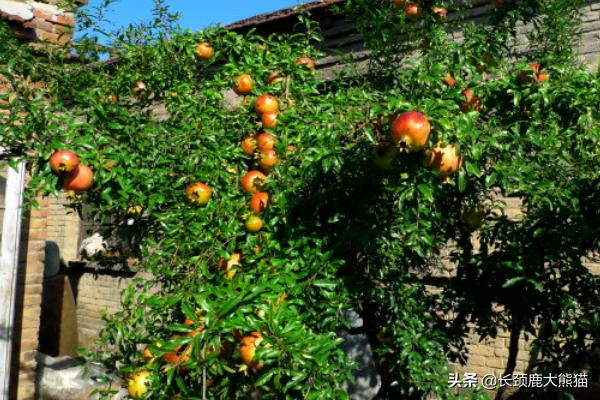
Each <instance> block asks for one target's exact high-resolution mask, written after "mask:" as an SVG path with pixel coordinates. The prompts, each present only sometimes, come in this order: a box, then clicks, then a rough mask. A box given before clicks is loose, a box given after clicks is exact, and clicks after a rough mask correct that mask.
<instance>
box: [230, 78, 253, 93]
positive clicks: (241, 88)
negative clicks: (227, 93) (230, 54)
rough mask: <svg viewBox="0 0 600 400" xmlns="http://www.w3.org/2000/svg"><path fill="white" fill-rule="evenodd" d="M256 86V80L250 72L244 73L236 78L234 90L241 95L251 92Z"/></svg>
mask: <svg viewBox="0 0 600 400" xmlns="http://www.w3.org/2000/svg"><path fill="white" fill-rule="evenodd" d="M253 87H254V81H253V80H252V76H250V74H243V75H240V76H238V77H237V78H235V86H234V88H233V90H234V92H236V93H237V94H241V95H246V94H249V93H250V92H251V91H252V88H253Z"/></svg>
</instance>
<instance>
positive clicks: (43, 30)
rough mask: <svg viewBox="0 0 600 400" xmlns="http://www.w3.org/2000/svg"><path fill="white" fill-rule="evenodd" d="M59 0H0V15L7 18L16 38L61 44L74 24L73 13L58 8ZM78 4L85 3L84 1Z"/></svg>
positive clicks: (67, 40) (65, 41) (67, 39)
mask: <svg viewBox="0 0 600 400" xmlns="http://www.w3.org/2000/svg"><path fill="white" fill-rule="evenodd" d="M58 3H59V1H58V0H39V1H30V0H0V17H3V18H5V19H7V20H8V21H9V22H10V23H11V26H12V27H13V29H14V31H15V33H16V35H17V37H19V38H21V39H23V40H28V41H32V40H36V39H37V40H41V41H45V42H49V43H53V44H58V45H63V44H66V43H68V42H69V41H70V40H71V35H72V30H73V28H74V27H75V18H74V16H73V14H72V13H70V12H68V11H66V10H63V9H61V8H60V7H59V6H58ZM78 3H81V4H86V3H87V0H80V1H78Z"/></svg>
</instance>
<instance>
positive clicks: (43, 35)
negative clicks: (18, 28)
mask: <svg viewBox="0 0 600 400" xmlns="http://www.w3.org/2000/svg"><path fill="white" fill-rule="evenodd" d="M35 33H36V35H37V37H38V39H40V40H43V41H45V42H48V43H52V44H58V45H60V46H63V45H65V44H67V43H69V41H70V40H71V38H70V37H69V36H68V35H57V34H56V33H50V32H46V31H42V30H39V29H36V30H35Z"/></svg>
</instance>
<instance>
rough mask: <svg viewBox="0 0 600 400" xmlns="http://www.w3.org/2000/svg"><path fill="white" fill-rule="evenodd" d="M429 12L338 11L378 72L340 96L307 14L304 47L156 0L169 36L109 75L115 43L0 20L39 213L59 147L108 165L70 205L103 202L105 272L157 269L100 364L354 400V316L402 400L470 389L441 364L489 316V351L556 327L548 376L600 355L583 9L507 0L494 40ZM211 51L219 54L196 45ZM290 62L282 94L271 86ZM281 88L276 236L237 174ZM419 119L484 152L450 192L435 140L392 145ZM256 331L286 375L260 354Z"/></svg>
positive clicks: (222, 393)
mask: <svg viewBox="0 0 600 400" xmlns="http://www.w3.org/2000/svg"><path fill="white" fill-rule="evenodd" d="M373 3H376V4H373ZM420 3H421V4H422V6H423V14H422V15H421V16H420V19H418V20H417V21H416V22H412V21H408V20H407V19H406V18H405V14H404V12H403V10H402V9H399V8H398V7H396V6H394V5H393V4H392V2H391V1H383V0H379V1H376V2H374V1H372V0H348V1H347V2H345V3H344V4H343V5H342V6H340V10H339V11H340V12H345V13H347V15H349V16H350V17H351V18H353V20H354V21H356V25H357V27H358V28H359V30H360V32H361V34H362V35H363V37H364V38H365V41H366V44H367V46H368V47H369V48H371V49H372V50H373V52H374V57H373V58H372V63H371V68H370V69H369V71H362V74H361V75H360V76H358V77H356V76H354V77H353V78H340V79H337V80H333V81H327V82H325V81H322V80H321V79H320V78H319V76H318V74H316V73H314V71H312V70H311V69H309V68H306V66H305V65H298V64H297V63H296V60H297V59H298V57H301V56H310V57H312V58H314V59H318V58H319V57H320V56H321V53H320V52H319V51H318V50H317V48H318V43H319V41H320V36H319V34H318V30H315V27H313V26H312V24H313V22H311V21H310V19H308V18H306V17H305V16H302V15H301V18H300V21H301V22H302V23H301V24H299V28H301V29H299V32H301V33H297V34H292V35H272V36H270V37H263V36H258V35H256V34H253V33H249V34H245V35H240V34H237V33H233V32H230V31H227V30H224V29H221V28H214V29H208V30H205V31H203V32H200V33H198V34H190V33H186V32H180V31H178V30H170V28H169V27H170V26H171V25H170V22H172V17H171V16H170V15H169V14H168V12H167V11H166V10H165V9H163V8H162V6H161V2H158V7H157V14H156V19H155V21H154V23H153V24H151V25H149V26H141V27H132V29H130V30H129V31H126V32H121V33H120V34H119V35H118V38H117V39H118V40H116V41H115V42H114V43H113V46H112V47H111V49H110V52H111V54H112V55H113V56H116V57H118V58H117V59H113V60H112V61H111V62H109V63H92V64H90V63H89V62H90V61H96V60H97V59H98V54H99V53H103V52H106V51H107V49H106V48H103V47H102V46H99V45H98V44H97V43H93V42H90V41H82V42H81V44H79V45H77V44H75V45H74V49H73V50H74V51H75V52H76V53H77V54H78V55H79V57H76V58H73V55H72V53H66V52H64V51H62V50H56V49H47V50H45V51H44V52H43V53H42V54H35V55H34V54H31V50H30V49H28V48H26V47H25V46H22V45H19V44H18V43H17V42H16V41H15V40H14V39H12V38H11V34H10V32H9V31H8V30H7V29H6V28H5V27H4V26H2V27H1V30H0V54H2V60H8V61H7V62H5V64H4V65H3V66H2V67H1V68H2V69H1V70H0V73H1V74H2V75H3V76H5V77H9V78H8V79H9V80H10V81H11V82H10V87H11V93H13V94H11V95H10V98H9V95H8V94H6V95H4V94H3V95H0V96H3V98H2V100H4V101H6V102H8V101H10V103H7V104H9V107H8V108H7V110H10V111H9V112H8V114H3V115H4V117H3V119H2V121H1V122H2V125H1V128H0V129H2V136H1V137H0V146H2V147H6V148H8V150H9V151H10V155H11V156H12V157H13V158H17V159H26V160H27V161H29V162H30V165H31V170H32V175H33V177H32V179H31V180H30V182H29V186H30V189H31V192H30V193H31V197H32V199H33V195H34V194H36V193H42V194H48V195H49V194H53V193H56V191H57V190H60V187H61V181H62V179H61V178H60V177H57V176H56V175H54V174H52V171H51V169H50V166H49V164H48V162H47V160H48V159H49V157H50V156H51V154H52V153H53V152H54V151H55V150H57V149H70V150H72V151H74V152H75V153H77V155H78V156H79V157H80V159H81V160H82V162H83V163H85V164H86V165H88V166H90V167H91V168H92V170H93V171H94V173H95V175H94V186H93V188H92V190H90V191H88V192H85V193H81V194H76V195H75V196H73V197H72V206H73V207H74V208H75V209H78V210H82V208H83V206H84V205H87V208H88V211H89V212H90V213H91V215H92V217H93V218H95V219H96V221H97V222H98V224H99V225H101V226H105V227H106V226H108V227H107V228H105V229H104V232H103V235H104V236H105V237H106V238H107V239H110V242H111V244H112V246H113V248H111V249H110V250H111V251H110V252H109V253H110V254H104V255H103V256H101V257H100V258H99V259H98V260H97V261H99V262H103V263H105V264H106V265H107V268H118V267H122V268H134V269H135V270H140V271H145V272H149V273H151V277H150V278H146V279H142V278H138V279H137V284H136V286H135V287H134V286H132V287H130V288H129V289H128V290H127V291H126V293H124V297H123V311H121V312H119V313H117V314H115V315H112V316H108V317H107V326H106V329H105V331H104V333H103V336H102V341H101V343H102V345H103V347H102V351H100V352H97V353H96V356H95V357H97V358H98V359H101V360H102V361H103V362H105V363H106V365H108V366H109V367H111V368H112V369H115V370H116V371H118V373H119V374H122V375H125V374H131V373H133V372H135V371H138V370H141V369H144V370H148V371H150V372H151V374H150V375H149V377H150V379H149V381H150V384H149V386H150V391H149V392H148V394H147V396H148V398H171V397H174V396H181V397H180V398H221V399H238V398H240V399H242V398H264V399H279V398H289V399H298V398H306V399H341V398H345V397H346V393H345V391H344V390H343V389H342V383H343V382H344V381H345V380H346V379H348V378H349V376H350V374H351V372H352V364H351V362H350V361H349V360H348V359H347V358H346V356H345V355H344V353H343V352H342V351H341V350H340V347H339V345H340V343H341V339H339V337H338V333H339V331H340V329H343V328H348V327H347V322H346V321H345V318H344V315H345V314H344V311H347V310H350V309H354V310H356V311H357V312H358V313H359V314H360V315H361V317H362V318H363V320H364V323H365V333H366V334H367V337H368V338H369V342H370V344H371V346H372V348H373V349H374V352H375V361H376V366H377V369H378V371H379V373H380V375H381V377H382V381H383V385H382V388H381V391H380V394H379V397H380V398H381V399H392V398H421V397H422V396H424V395H425V394H427V393H435V394H437V395H438V396H440V397H442V398H453V397H455V395H453V394H451V393H448V389H447V383H446V380H447V375H446V373H445V366H446V363H447V362H448V360H449V359H450V360H456V359H459V358H461V357H463V356H464V355H465V352H466V350H465V348H464V339H465V337H466V335H467V334H468V333H469V331H470V326H471V325H472V324H473V325H474V327H475V328H474V329H475V331H476V333H478V334H479V335H481V336H482V337H490V336H491V337H494V336H496V334H497V333H498V331H499V330H500V329H508V330H510V331H511V336H512V337H516V338H518V337H519V335H520V334H521V333H522V332H525V333H527V334H528V335H531V336H532V337H535V338H536V339H535V341H534V347H533V349H534V353H535V354H537V357H536V358H532V360H531V362H530V365H529V369H530V371H542V372H547V371H554V372H558V371H560V372H565V371H571V370H572V371H579V370H581V368H583V367H585V366H586V365H589V364H592V365H593V361H591V360H589V354H591V353H590V349H591V348H592V347H593V346H594V345H597V343H596V342H595V341H597V339H598V330H599V325H600V321H599V320H598V309H599V306H600V296H599V287H600V286H599V285H598V283H599V282H598V277H596V276H593V275H591V274H590V273H589V271H588V270H587V269H586V268H585V266H584V264H583V261H584V257H586V256H590V255H591V254H592V253H593V252H595V251H598V235H599V231H598V228H597V227H598V226H599V225H600V214H599V212H598V210H599V209H600V208H599V203H600V198H599V196H598V193H600V190H599V189H600V172H599V171H600V169H599V168H598V166H599V165H598V160H599V159H600V150H599V149H600V147H599V146H598V144H599V143H598V141H599V140H600V126H599V122H600V111H599V110H600V96H598V95H599V92H600V78H599V76H598V75H597V74H592V73H590V72H588V71H587V70H585V68H584V67H582V66H579V65H577V63H576V61H575V56H574V53H573V49H572V47H571V46H568V44H569V43H570V42H572V43H574V42H575V39H574V32H575V31H576V28H577V21H578V20H577V12H576V10H577V9H578V7H579V6H581V4H580V3H581V2H577V1H575V2H573V1H571V2H563V1H544V0H540V1H514V2H512V1H506V2H504V3H505V4H504V6H502V7H500V8H493V7H492V8H491V10H490V11H489V14H488V16H489V18H490V21H489V24H488V25H483V24H473V23H472V22H470V20H469V19H468V18H467V14H466V12H465V9H466V7H467V6H465V5H464V4H463V3H462V2H456V4H454V2H452V4H449V3H450V2H447V3H448V4H447V5H446V6H447V7H448V9H449V10H450V11H452V12H455V14H454V15H455V17H452V18H448V19H445V18H440V16H439V15H438V14H435V13H433V12H431V9H432V8H431V7H432V6H433V5H434V2H431V1H423V2H420ZM520 22H529V23H531V25H532V26H533V29H532V30H531V31H530V32H529V33H528V36H529V39H530V42H529V43H530V45H529V47H528V49H527V50H526V51H525V50H523V49H520V50H519V51H517V50H516V49H515V48H514V47H513V46H511V44H512V43H511V41H512V38H514V37H515V36H516V34H517V29H518V27H519V23H520ZM424 27H427V29H423V28H424ZM451 30H454V31H455V32H461V34H462V36H463V37H464V38H465V39H464V40H463V41H455V40H453V36H452V35H451V34H449V32H450V31H451ZM148 32H152V33H156V32H161V33H160V34H158V37H160V38H161V39H164V40H151V37H149V36H148ZM161 35H163V36H161ZM153 37H155V38H156V37H157V36H156V35H155V36H153ZM166 39H168V40H166ZM203 41H208V42H210V44H211V45H212V46H213V47H214V49H215V54H214V56H213V57H211V58H210V59H209V60H203V59H201V58H200V57H198V55H196V53H195V48H196V44H197V43H200V42H203ZM417 49H419V50H418V53H417ZM38 51H41V50H38ZM41 59H43V60H45V61H47V62H45V63H42V62H40V60H41ZM67 61H68V62H67ZM3 62H4V61H3ZM531 62H537V63H540V64H541V67H540V71H534V70H533V68H532V67H529V66H527V64H528V63H531ZM541 68H544V69H545V70H544V74H546V77H547V78H548V79H547V80H545V81H543V80H542V79H537V75H534V73H536V74H537V73H538V72H539V73H540V74H541ZM277 69H278V70H279V71H280V72H281V73H282V74H283V75H284V79H282V80H280V81H279V82H275V83H269V76H270V75H271V73H272V72H273V71H274V70H277ZM244 73H247V74H250V75H251V76H252V78H253V80H254V85H255V87H254V89H253V90H252V92H251V94H250V95H248V96H238V95H236V94H235V93H234V92H233V91H231V90H230V88H231V87H232V86H233V85H234V84H235V82H234V81H235V78H236V77H238V76H239V75H241V74H244ZM533 76H536V79H533V78H532V77H533ZM445 77H452V78H453V79H455V81H456V83H455V84H454V85H449V84H448V83H447V82H444V81H443V78H445ZM38 80H43V82H44V87H43V88H42V89H35V90H34V89H31V86H32V85H31V82H34V81H38ZM140 81H141V82H143V83H144V86H145V89H144V90H140V86H139V85H138V82H140ZM134 88H137V89H136V90H134ZM465 89H472V90H473V91H474V99H475V102H474V101H470V102H469V101H467V102H466V103H465V96H464V93H463V91H464V90H465ZM263 93H270V94H272V95H275V96H277V98H278V99H279V101H280V103H281V111H280V114H279V119H278V125H277V127H276V128H274V129H271V130H269V129H266V130H265V131H267V132H270V133H272V134H274V135H276V137H277V143H276V145H275V150H276V153H277V155H278V158H279V161H278V163H277V165H276V167H275V168H274V169H273V170H272V171H271V172H270V173H269V174H268V178H267V182H266V186H265V191H266V192H268V193H269V196H270V204H269V207H268V208H267V209H266V210H264V211H262V212H261V213H260V216H261V218H262V219H263V220H264V227H263V228H262V229H261V230H260V231H259V232H257V233H250V232H248V231H247V229H246V227H245V221H246V220H247V219H248V218H249V216H250V215H251V214H252V213H251V212H250V210H249V208H248V202H249V200H250V197H251V196H250V195H248V194H246V193H244V192H243V190H242V189H241V187H240V179H241V178H242V177H243V176H244V175H245V174H246V172H247V171H249V170H252V169H256V161H255V160H253V158H252V157H251V156H248V155H246V154H244V152H243V151H242V149H241V148H240V143H241V142H242V140H243V139H244V138H246V137H248V136H250V135H253V134H255V133H257V132H261V131H262V129H261V123H260V118H259V117H258V116H257V114H256V112H255V111H254V101H255V99H256V98H257V96H258V95H260V94H263ZM15 94H16V95H15ZM476 101H478V102H479V104H481V105H482V106H480V105H478V104H476ZM7 104H5V106H6V105H7ZM157 108H158V109H163V110H164V111H166V112H167V114H166V116H165V113H164V112H163V113H162V114H163V116H162V117H161V118H159V117H157V115H156V112H155V110H156V109H157ZM411 110H418V111H420V112H422V113H424V114H425V115H426V116H427V118H428V119H429V122H430V123H431V126H432V133H431V137H430V138H429V145H428V148H433V147H434V145H435V144H436V143H437V142H438V141H439V142H443V143H444V144H450V143H451V144H455V145H456V146H457V149H458V150H459V151H460V153H461V154H462V156H463V158H464V162H463V165H462V168H461V169H460V170H459V171H458V173H456V174H455V175H452V176H450V177H449V179H446V180H442V179H440V176H439V173H438V171H436V170H435V169H432V168H426V167H424V166H423V159H424V154H425V152H423V151H417V152H413V153H405V152H396V151H394V150H392V151H390V152H386V151H384V152H383V153H382V152H380V151H378V150H377V149H379V150H381V149H386V146H387V144H386V142H387V141H389V129H390V128H389V117H390V115H393V114H396V113H401V112H405V111H411ZM374 149H375V150H374ZM196 182H202V183H205V184H207V185H209V186H210V188H211V190H212V196H211V198H210V200H209V201H208V204H207V205H206V206H204V207H199V206H198V205H195V204H193V203H190V202H189V201H188V200H187V199H186V187H188V186H189V185H191V184H194V183H196ZM506 197H513V198H519V199H520V200H521V202H522V207H521V212H522V213H521V214H522V215H521V216H520V217H514V216H511V215H508V214H507V207H506V204H505V202H504V200H503V198H506ZM32 201H33V200H32ZM109 255H110V256H109ZM238 255H239V257H240V258H239V265H236V264H235V263H231V265H230V267H231V268H233V270H232V269H227V267H226V264H227V261H228V260H229V261H231V260H235V259H236V258H237V257H238ZM132 261H133V262H132ZM224 266H225V268H223V267H224ZM447 270H450V273H449V274H446V273H445V272H446V271H447ZM447 275H448V276H449V277H447V278H445V277H444V276H447ZM440 276H441V277H440ZM431 284H434V285H435V286H437V287H438V288H439V289H440V290H428V289H430V285H431ZM449 315H455V316H456V317H455V318H453V319H451V320H449V319H448V316H449ZM256 332H260V335H261V338H262V341H261V342H260V344H258V346H257V347H256V349H257V350H256V357H257V358H256V359H255V360H259V361H260V362H261V363H263V364H264V366H260V365H258V363H256V362H255V363H248V362H245V361H246V360H244V355H243V354H240V353H239V348H240V347H244V346H245V344H244V343H245V342H244V340H242V339H241V338H242V337H244V336H245V337H246V338H248V336H247V335H249V334H252V333H256ZM240 342H241V343H242V344H241V345H240ZM145 348H147V350H148V351H149V352H150V353H151V354H150V355H147V358H146V359H144V354H143V350H144V349H145ZM516 351H518V348H514V346H512V347H511V357H510V358H509V362H508V365H507V373H510V372H512V369H514V359H515V357H516ZM176 353H177V354H176ZM165 354H166V355H167V357H165ZM173 355H174V356H173ZM169 357H170V358H169ZM511 364H513V365H511ZM533 395H538V396H539V395H540V393H539V391H538V393H534V394H533ZM542 396H543V394H542Z"/></svg>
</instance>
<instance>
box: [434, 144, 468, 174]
mask: <svg viewBox="0 0 600 400" xmlns="http://www.w3.org/2000/svg"><path fill="white" fill-rule="evenodd" d="M462 161H463V158H462V156H461V155H460V154H459V153H458V152H457V151H456V146H454V145H453V144H449V145H447V146H445V147H442V145H441V143H437V144H436V146H435V147H434V148H433V149H431V150H428V151H427V152H426V153H425V165H426V166H428V167H431V168H433V169H436V170H438V172H439V173H440V176H441V177H442V180H443V181H447V179H448V178H449V177H450V176H452V175H454V174H455V173H456V172H457V171H458V170H459V169H460V167H461V166H462Z"/></svg>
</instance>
